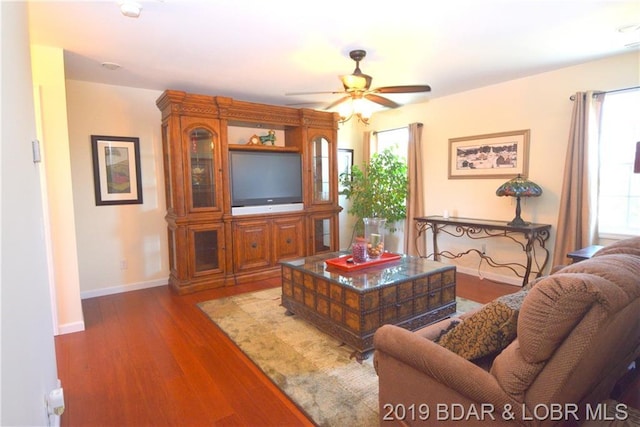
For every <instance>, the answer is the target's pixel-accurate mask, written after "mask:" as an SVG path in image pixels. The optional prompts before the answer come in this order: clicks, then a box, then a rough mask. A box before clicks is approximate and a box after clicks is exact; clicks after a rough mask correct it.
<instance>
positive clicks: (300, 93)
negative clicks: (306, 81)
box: [284, 91, 344, 96]
mask: <svg viewBox="0 0 640 427" xmlns="http://www.w3.org/2000/svg"><path fill="white" fill-rule="evenodd" d="M326 93H328V94H333V95H335V94H338V93H344V91H339V92H336V91H323V92H287V93H285V94H284V95H285V96H293V95H321V94H326Z"/></svg>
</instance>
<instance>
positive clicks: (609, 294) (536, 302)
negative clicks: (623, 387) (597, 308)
mask: <svg viewBox="0 0 640 427" xmlns="http://www.w3.org/2000/svg"><path fill="white" fill-rule="evenodd" d="M583 262H584V263H586V262H587V261H583ZM580 264H581V263H580ZM628 301H629V297H628V295H627V294H626V293H625V292H624V291H623V290H622V289H621V287H620V286H619V284H618V283H613V282H611V281H609V280H607V279H605V278H602V277H599V276H597V275H594V274H589V273H578V272H572V273H565V272H564V270H563V272H559V273H556V274H553V275H551V276H548V277H547V278H545V280H543V281H541V282H539V283H538V284H537V285H536V286H535V287H534V288H533V289H532V290H531V291H530V292H529V295H528V297H527V298H526V300H525V301H524V302H523V304H522V309H521V311H520V316H519V319H518V340H519V342H520V352H521V354H522V357H523V358H524V359H525V360H526V361H527V362H529V363H537V362H542V361H545V360H547V359H548V358H549V357H550V356H551V354H552V353H553V352H554V351H555V349H556V348H557V347H558V345H559V344H560V343H561V342H562V341H563V340H564V339H565V337H566V336H567V335H568V334H569V333H570V332H571V331H572V330H573V328H574V327H575V325H576V324H578V322H580V321H581V320H582V318H583V317H584V315H585V313H587V311H588V310H589V309H590V308H591V306H592V305H593V304H600V305H601V306H602V307H603V309H605V310H606V311H608V312H615V310H617V309H620V308H621V307H623V306H624V305H625V304H626V303H628Z"/></svg>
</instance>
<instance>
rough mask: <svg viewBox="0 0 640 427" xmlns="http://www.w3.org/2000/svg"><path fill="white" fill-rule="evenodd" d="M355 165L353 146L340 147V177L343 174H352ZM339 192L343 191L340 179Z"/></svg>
mask: <svg viewBox="0 0 640 427" xmlns="http://www.w3.org/2000/svg"><path fill="white" fill-rule="evenodd" d="M352 167H353V150H352V149H351V148H338V178H339V177H340V176H341V175H342V174H347V175H350V174H351V168H352ZM338 186H339V188H338V192H339V193H340V192H341V191H342V186H341V185H340V181H338Z"/></svg>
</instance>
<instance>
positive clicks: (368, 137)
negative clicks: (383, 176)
mask: <svg viewBox="0 0 640 427" xmlns="http://www.w3.org/2000/svg"><path fill="white" fill-rule="evenodd" d="M375 141H376V135H375V133H373V132H371V131H370V130H367V131H364V132H363V134H362V163H363V164H366V163H368V162H369V159H370V158H371V152H372V151H373V152H374V153H375V150H371V143H372V142H375ZM376 145H377V144H376Z"/></svg>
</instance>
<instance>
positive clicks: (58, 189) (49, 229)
mask: <svg viewBox="0 0 640 427" xmlns="http://www.w3.org/2000/svg"><path fill="white" fill-rule="evenodd" d="M31 68H32V73H33V82H34V86H35V89H34V90H35V104H36V123H37V129H38V138H39V140H40V142H41V147H42V150H41V152H42V164H41V168H42V170H43V173H44V176H45V179H44V180H43V183H42V185H43V187H44V194H43V196H44V204H45V215H46V222H45V235H46V239H47V245H48V252H47V255H48V258H49V259H50V263H51V268H50V280H51V282H52V284H53V288H54V289H55V313H56V333H71V332H78V331H83V330H84V316H83V314H82V304H81V302H80V282H79V276H78V249H77V245H76V231H75V215H74V212H73V191H72V187H73V186H72V182H71V159H70V156H69V129H68V127H67V99H66V95H65V76H64V52H63V51H62V49H60V48H55V47H45V46H31Z"/></svg>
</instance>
